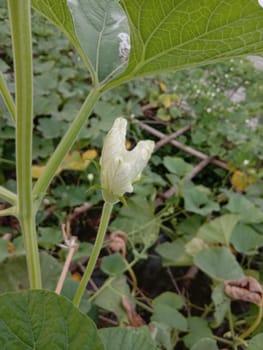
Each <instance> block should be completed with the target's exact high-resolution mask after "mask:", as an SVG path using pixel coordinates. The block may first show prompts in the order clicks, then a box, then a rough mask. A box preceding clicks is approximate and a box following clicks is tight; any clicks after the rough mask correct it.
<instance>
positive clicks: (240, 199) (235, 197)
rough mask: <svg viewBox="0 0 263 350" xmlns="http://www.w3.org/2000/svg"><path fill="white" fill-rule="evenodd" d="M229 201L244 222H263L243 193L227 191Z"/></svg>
mask: <svg viewBox="0 0 263 350" xmlns="http://www.w3.org/2000/svg"><path fill="white" fill-rule="evenodd" d="M262 12H263V11H262ZM227 195H228V197H229V202H228V204H227V205H226V206H225V208H226V209H227V210H228V211H230V212H231V213H235V214H240V219H241V220H242V222H245V223H260V222H263V212H262V210H260V209H259V208H257V207H256V206H255V205H254V204H253V203H252V202H251V201H250V200H248V199H247V198H246V197H245V196H244V195H241V194H236V193H231V192H228V193H227Z"/></svg>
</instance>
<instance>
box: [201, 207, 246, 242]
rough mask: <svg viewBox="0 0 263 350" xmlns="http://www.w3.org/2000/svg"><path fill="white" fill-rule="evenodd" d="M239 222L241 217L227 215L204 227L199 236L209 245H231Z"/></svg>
mask: <svg viewBox="0 0 263 350" xmlns="http://www.w3.org/2000/svg"><path fill="white" fill-rule="evenodd" d="M238 221H239V215H232V214H226V215H223V216H221V217H219V218H217V219H215V220H212V221H210V222H209V223H205V224H204V225H202V226H201V227H200V228H199V230H198V232H197V236H198V237H200V238H202V239H203V240H204V241H205V242H207V243H222V244H225V245H229V241H230V237H231V234H232V231H233V229H234V227H235V226H236V224H237V222H238Z"/></svg>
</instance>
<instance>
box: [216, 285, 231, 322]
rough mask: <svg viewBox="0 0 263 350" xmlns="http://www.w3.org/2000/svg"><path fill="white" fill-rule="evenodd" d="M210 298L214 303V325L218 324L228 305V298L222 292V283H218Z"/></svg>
mask: <svg viewBox="0 0 263 350" xmlns="http://www.w3.org/2000/svg"><path fill="white" fill-rule="evenodd" d="M212 300H213V303H214V305H215V312H214V317H215V320H216V325H217V326H219V325H220V324H221V323H222V322H223V320H224V317H225V315H226V313H227V311H228V310H229V307H230V299H229V298H228V297H227V296H226V294H225V292H224V285H223V284H218V285H217V286H216V287H215V288H214V290H213V293H212Z"/></svg>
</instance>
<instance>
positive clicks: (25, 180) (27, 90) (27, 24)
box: [8, 0, 41, 288]
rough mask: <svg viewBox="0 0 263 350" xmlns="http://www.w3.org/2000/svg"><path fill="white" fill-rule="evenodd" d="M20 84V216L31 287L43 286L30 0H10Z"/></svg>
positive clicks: (18, 162)
mask: <svg viewBox="0 0 263 350" xmlns="http://www.w3.org/2000/svg"><path fill="white" fill-rule="evenodd" d="M8 6H9V18H10V24H11V32H12V44H13V57H14V70H15V83H16V108H15V112H16V118H15V119H16V172H17V173H16V176H17V197H18V218H19V221H20V225H21V230H22V234H23V239H24V245H25V249H26V256H27V268H28V272H29V281H30V287H31V288H41V271H40V262H39V253H38V246H37V235H36V228H35V212H34V208H33V197H32V176H31V165H32V129H33V68H32V40H31V13H30V8H31V3H30V0H19V1H18V0H8Z"/></svg>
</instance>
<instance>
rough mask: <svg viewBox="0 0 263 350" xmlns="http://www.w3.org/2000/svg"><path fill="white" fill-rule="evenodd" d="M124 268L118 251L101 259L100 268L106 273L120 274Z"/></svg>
mask: <svg viewBox="0 0 263 350" xmlns="http://www.w3.org/2000/svg"><path fill="white" fill-rule="evenodd" d="M125 269H126V265H125V263H124V261H123V258H122V256H121V255H120V254H119V253H116V254H112V255H109V256H105V257H104V258H103V259H102V263H101V270H102V271H103V272H104V273H107V274H108V275H111V276H114V275H118V274H121V273H122V272H124V271H125Z"/></svg>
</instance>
